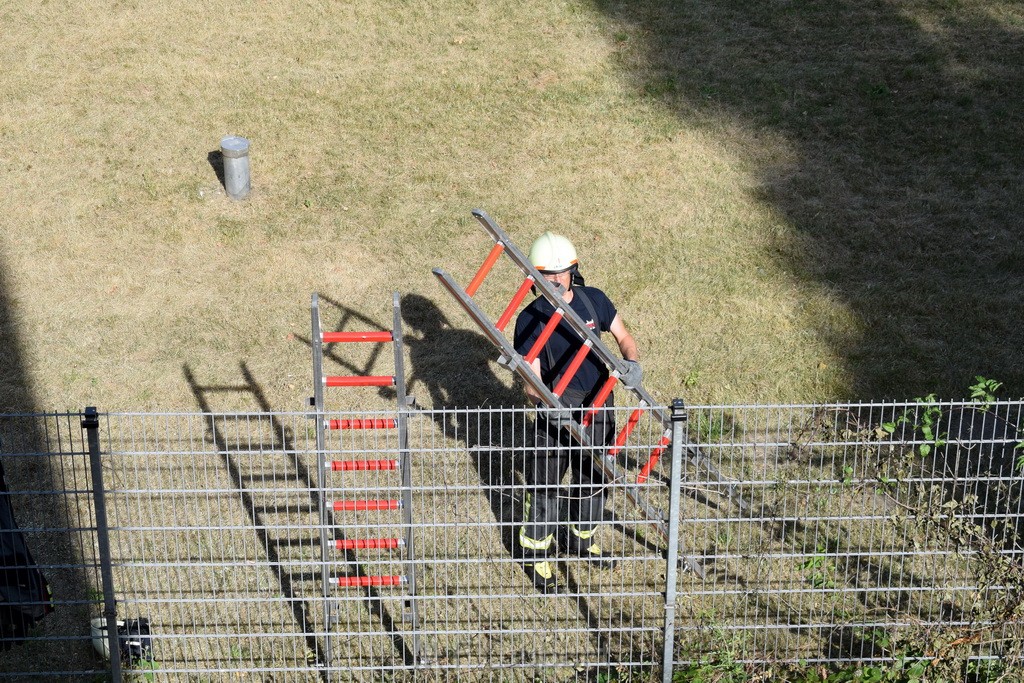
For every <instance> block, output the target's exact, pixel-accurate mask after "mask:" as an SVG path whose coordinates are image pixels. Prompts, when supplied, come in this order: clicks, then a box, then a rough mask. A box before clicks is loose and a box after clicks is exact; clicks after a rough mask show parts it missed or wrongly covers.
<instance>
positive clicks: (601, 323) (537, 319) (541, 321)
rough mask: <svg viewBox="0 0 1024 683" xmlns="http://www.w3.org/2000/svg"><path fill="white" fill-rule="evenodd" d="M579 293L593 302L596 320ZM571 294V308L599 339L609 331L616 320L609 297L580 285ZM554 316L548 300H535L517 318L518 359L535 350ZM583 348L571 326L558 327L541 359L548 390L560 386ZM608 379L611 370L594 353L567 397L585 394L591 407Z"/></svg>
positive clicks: (577, 376) (542, 374)
mask: <svg viewBox="0 0 1024 683" xmlns="http://www.w3.org/2000/svg"><path fill="white" fill-rule="evenodd" d="M580 290H583V292H584V294H585V295H586V296H587V298H589V299H590V304H591V305H592V306H593V308H594V314H596V315H597V319H596V320H594V319H593V316H592V315H591V313H590V311H589V310H588V309H587V306H586V304H585V303H584V302H583V297H582V296H580V295H579V293H580ZM572 291H573V292H574V294H573V297H572V302H571V303H570V304H569V307H570V308H572V310H574V311H576V313H577V314H578V315H579V316H580V318H582V319H583V322H585V323H587V326H588V327H590V328H591V329H593V330H594V331H595V332H597V333H598V335H600V333H601V332H607V331H609V330H610V329H611V326H612V321H613V320H614V319H615V306H614V305H613V304H612V302H611V300H610V299H609V298H608V296H607V295H606V294H605V293H604V292H602V291H601V290H600V289H597V288H595V287H582V286H578V285H577V286H575V287H573V289H572ZM554 312H555V308H554V306H552V305H551V304H550V303H548V300H547V299H545V298H544V297H538V298H537V299H534V300H533V302H532V303H531V304H530V305H529V306H527V307H526V308H524V309H523V311H522V312H521V313H520V314H519V317H517V318H516V330H515V335H514V337H513V345H514V346H515V348H516V352H517V353H519V355H521V356H525V355H526V354H527V353H529V351H530V349H531V348H533V343H534V342H535V341H536V340H537V337H539V336H540V333H541V332H542V331H543V330H544V325H545V324H547V322H548V320H550V319H551V314H552V313H554ZM581 346H583V340H582V339H581V338H580V336H579V335H578V334H576V332H575V331H573V329H572V328H571V327H570V326H569V323H567V322H566V321H565V320H563V321H562V322H561V323H559V325H558V327H556V328H555V331H554V333H553V334H552V335H551V338H550V339H548V342H547V344H545V348H544V350H542V351H541V352H540V356H538V359H539V360H540V368H541V379H543V380H544V384H546V385H547V386H548V388H553V387H554V386H555V384H557V382H558V378H559V376H560V375H561V374H562V372H563V371H564V370H565V369H566V367H568V365H569V363H571V362H572V359H573V357H574V356H575V355H576V352H577V351H578V350H579V348H580V347H581ZM549 352H550V353H549ZM606 379H608V368H606V367H605V365H604V363H602V362H601V361H600V360H599V359H598V358H597V356H596V355H595V354H594V352H593V351H591V352H590V353H589V354H587V357H586V359H585V360H584V361H583V365H581V366H580V369H579V370H578V371H577V373H576V374H575V375H574V376H573V378H572V380H571V381H570V382H569V386H568V388H567V390H566V393H569V392H570V391H574V393H575V392H579V393H582V394H583V395H585V396H586V400H585V401H584V404H589V403H590V400H591V399H592V398H593V395H594V394H595V393H597V389H598V388H599V387H600V386H601V384H602V383H603V382H604V381H605V380H606ZM567 398H568V397H567Z"/></svg>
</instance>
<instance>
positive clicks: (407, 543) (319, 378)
mask: <svg viewBox="0 0 1024 683" xmlns="http://www.w3.org/2000/svg"><path fill="white" fill-rule="evenodd" d="M392 304H393V309H394V323H393V329H392V330H391V331H386V330H374V331H370V332H340V331H339V332H324V331H323V330H322V329H321V324H320V302H319V296H318V295H317V294H316V293H314V294H313V295H312V302H311V305H310V311H311V318H312V339H311V347H312V351H313V396H312V397H311V398H310V404H311V406H312V407H313V408H314V410H315V412H314V413H313V414H312V415H311V417H312V418H313V419H314V420H315V422H316V450H317V465H318V472H319V478H318V485H319V489H320V496H319V500H320V548H321V552H320V554H321V581H322V584H323V600H324V624H325V631H326V633H327V636H326V640H325V643H326V661H327V662H328V663H330V662H331V661H332V660H331V647H330V627H331V626H332V625H333V623H334V621H335V620H336V616H335V612H334V609H333V605H332V602H331V589H332V588H333V587H341V588H366V589H368V590H371V589H377V588H386V587H401V588H403V589H404V591H405V597H404V602H403V604H404V609H403V612H404V614H403V617H404V619H405V621H407V622H409V623H410V624H411V627H412V646H411V652H412V658H413V663H415V662H416V661H418V660H419V634H418V617H417V605H416V553H415V543H414V537H413V524H412V466H411V462H410V452H409V437H408V409H409V408H410V407H411V404H412V401H413V399H412V397H411V396H407V395H406V393H405V392H406V386H405V369H404V349H403V346H402V313H401V308H400V303H399V296H398V293H397V292H395V293H394V295H393V299H392ZM360 342H364V343H377V344H384V343H390V344H392V346H393V348H394V358H395V361H394V363H395V364H394V367H395V374H394V375H347V376H341V375H326V374H324V369H323V359H324V345H325V344H335V343H360ZM326 387H395V390H396V392H397V396H398V407H397V413H396V416H395V417H394V418H390V417H389V418H374V419H328V418H327V416H326V414H325V412H324V389H325V388H326ZM366 429H382V430H395V431H397V441H398V444H397V445H398V448H397V456H398V457H397V458H392V459H364V460H359V459H354V460H329V459H328V457H327V456H328V452H327V437H326V432H327V430H366ZM374 471H394V472H397V473H398V474H399V476H400V479H401V483H400V485H399V486H396V487H390V488H400V491H401V497H400V498H398V499H355V500H328V498H327V488H328V477H329V475H330V474H331V473H334V472H342V473H344V472H374ZM392 510H394V511H401V516H402V521H401V527H402V529H404V537H400V538H363V537H360V538H347V537H343V535H342V534H340V533H337V534H335V535H333V537H332V535H331V534H329V528H332V527H333V528H337V527H335V521H334V520H333V517H334V515H333V514H332V513H357V514H358V513H366V512H378V511H392ZM368 526H371V524H367V525H362V526H360V527H359V529H360V531H365V530H366V529H367V527H368ZM394 526H398V525H397V524H396V525H394ZM359 550H378V551H384V552H386V551H394V552H396V553H398V554H399V555H400V556H404V560H405V574H403V575H372V574H365V573H363V572H362V571H357V572H356V574H355V575H348V576H331V572H330V569H331V567H332V566H333V565H335V564H336V563H337V560H336V559H334V558H333V557H332V553H333V552H335V551H344V552H346V553H349V554H350V555H349V556H350V557H351V553H354V552H355V551H359Z"/></svg>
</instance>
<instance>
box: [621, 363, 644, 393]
mask: <svg viewBox="0 0 1024 683" xmlns="http://www.w3.org/2000/svg"><path fill="white" fill-rule="evenodd" d="M623 362H624V363H625V364H626V371H625V372H624V373H623V374H622V376H621V377H620V378H619V379H620V380H622V383H623V384H625V385H626V386H627V387H633V388H636V387H639V386H640V380H642V379H643V378H644V369H643V368H641V367H640V361H638V360H627V361H623Z"/></svg>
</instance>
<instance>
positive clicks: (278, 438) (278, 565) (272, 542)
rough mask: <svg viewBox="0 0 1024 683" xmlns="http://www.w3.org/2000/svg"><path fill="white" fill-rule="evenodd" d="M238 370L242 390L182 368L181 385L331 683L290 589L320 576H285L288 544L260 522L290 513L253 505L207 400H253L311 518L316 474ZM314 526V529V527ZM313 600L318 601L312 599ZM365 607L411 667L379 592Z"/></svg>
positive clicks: (302, 603)
mask: <svg viewBox="0 0 1024 683" xmlns="http://www.w3.org/2000/svg"><path fill="white" fill-rule="evenodd" d="M239 370H240V372H241V375H242V378H243V380H244V381H243V383H242V384H236V385H203V384H200V383H199V382H198V381H197V379H196V377H195V373H194V372H193V371H192V369H191V368H190V367H189V366H188V364H185V365H184V366H183V374H184V376H185V381H186V382H187V384H188V386H189V388H190V390H191V391H192V394H193V396H194V397H195V399H196V403H197V404H198V405H199V408H200V410H201V411H202V412H203V413H205V414H207V415H209V416H210V418H211V422H210V425H209V430H210V436H211V437H212V438H213V440H214V443H215V445H216V447H217V450H218V452H219V453H220V455H221V456H222V458H223V459H224V464H225V467H226V468H227V471H228V474H229V476H230V477H231V480H232V482H233V483H234V484H235V486H236V487H237V488H238V491H239V493H240V494H241V502H242V505H243V507H244V508H245V512H246V514H247V515H248V517H249V519H250V521H251V522H252V524H253V530H254V532H255V534H256V536H257V538H258V540H259V543H260V547H261V548H262V549H263V550H264V552H266V555H267V563H268V565H269V568H270V569H271V570H272V571H273V572H274V574H275V576H276V578H277V581H278V583H279V584H280V587H281V592H282V594H283V595H284V596H285V598H286V599H287V600H288V602H289V603H290V605H291V610H292V614H293V617H294V619H295V621H296V623H297V624H298V625H299V627H300V628H301V629H302V633H303V634H305V635H304V639H305V642H306V647H307V649H308V650H309V651H311V652H314V653H316V662H317V669H318V670H319V672H320V677H321V679H322V680H325V681H326V680H329V679H330V674H329V671H330V667H331V666H332V662H327V661H324V653H325V649H324V647H323V646H322V644H321V643H320V642H319V641H318V640H317V638H316V636H315V635H314V634H315V633H316V628H315V625H314V624H313V623H312V622H311V621H310V618H309V617H308V616H307V611H308V610H307V601H308V600H307V598H306V597H305V596H303V595H302V594H301V593H300V592H299V591H297V590H296V588H295V583H297V582H299V581H306V580H309V579H310V578H319V575H317V576H315V577H311V576H309V575H306V574H299V575H296V574H294V573H292V572H289V571H287V568H286V566H285V565H284V564H283V563H282V558H281V553H280V548H281V547H290V545H292V543H291V542H290V541H289V540H288V539H275V538H272V537H271V535H270V533H269V532H268V530H267V526H266V525H265V524H264V522H263V519H262V517H263V515H265V514H267V513H268V512H273V513H275V514H279V513H281V512H282V511H284V512H288V511H289V510H290V509H291V508H290V506H288V505H287V504H285V505H282V506H275V507H273V508H272V509H270V508H267V506H260V505H258V504H257V503H256V501H255V499H254V494H255V493H258V491H256V490H254V489H252V488H250V486H249V484H248V482H249V481H250V480H248V479H246V477H245V476H244V475H243V472H242V467H241V464H240V463H239V462H238V461H237V459H236V458H234V457H233V456H232V446H231V443H230V441H229V439H228V438H227V437H226V436H225V434H224V433H223V431H222V429H221V428H220V427H218V425H217V422H216V416H215V413H214V410H213V407H212V405H211V402H210V397H209V395H210V394H218V393H243V394H248V395H249V396H252V397H253V398H254V400H255V401H256V404H257V405H258V406H259V408H260V409H261V410H262V411H263V412H264V413H265V414H266V417H267V419H269V420H270V422H271V425H272V430H273V434H274V442H273V443H272V444H271V446H272V450H273V451H274V452H278V453H283V454H285V455H286V457H287V458H288V462H289V465H290V467H291V471H290V472H289V478H291V479H292V480H293V481H295V482H297V483H298V484H299V485H300V487H301V489H302V490H304V491H306V492H308V495H309V498H310V503H309V504H310V508H309V509H310V510H311V511H313V512H316V511H317V510H319V500H318V498H317V493H316V491H317V487H318V484H317V477H316V473H315V472H311V471H310V469H309V467H308V466H307V465H306V464H305V463H303V462H302V461H301V460H300V459H299V457H298V455H297V451H296V448H295V441H294V434H292V432H291V430H290V429H289V428H288V427H287V426H285V425H282V424H281V423H280V421H279V420H278V419H277V418H276V417H275V416H274V415H273V413H272V410H271V405H270V402H269V401H268V399H267V397H266V394H265V393H264V391H263V388H262V387H261V386H260V384H259V383H258V382H257V381H256V378H255V376H254V375H253V374H252V371H251V370H250V369H249V367H248V365H247V364H246V363H245V362H244V361H241V362H240V363H239ZM316 523H319V521H317V522H316ZM329 524H330V526H331V527H332V528H336V527H335V526H334V524H332V523H330V522H329ZM337 533H338V532H336V534H337ZM310 543H312V544H314V545H318V544H319V540H315V541H311V542H310ZM342 556H343V557H344V560H345V562H346V563H347V564H348V565H349V566H350V568H351V569H352V571H353V575H357V576H358V575H361V574H362V570H361V567H360V565H359V563H358V558H357V557H356V555H355V553H353V552H351V551H343V555H342ZM315 599H316V600H319V599H322V598H320V597H319V596H315ZM366 602H367V610H368V611H369V612H370V613H371V614H372V615H374V616H375V617H376V618H377V619H379V620H380V622H381V625H382V627H383V628H384V631H385V633H387V634H388V635H389V636H390V638H391V640H392V643H393V645H394V647H395V649H396V650H397V651H398V652H399V653H401V655H402V658H403V661H404V662H405V663H406V664H410V663H412V662H413V661H414V658H413V654H412V652H411V650H410V649H409V647H408V646H407V645H406V643H405V639H404V638H403V637H402V636H401V635H400V634H399V633H398V631H399V629H398V627H397V624H396V621H395V619H394V618H393V617H392V616H391V614H390V612H389V611H388V610H387V609H386V608H385V607H384V604H383V600H382V598H381V596H380V593H379V591H377V590H376V589H374V588H373V587H368V588H367V589H366ZM328 628H330V624H326V625H325V629H328Z"/></svg>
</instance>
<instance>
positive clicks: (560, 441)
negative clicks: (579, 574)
mask: <svg viewBox="0 0 1024 683" xmlns="http://www.w3.org/2000/svg"><path fill="white" fill-rule="evenodd" d="M608 403H609V404H610V403H611V401H610V400H609V402H608ZM609 407H610V406H609ZM584 413H585V409H582V408H580V409H579V410H574V418H575V419H576V421H577V422H580V423H581V424H582V420H583V415H584ZM587 436H588V437H589V438H590V442H591V444H593V446H594V447H595V448H594V449H593V450H592V451H591V449H584V448H583V447H582V446H580V444H579V443H577V442H576V440H575V439H573V438H572V436H571V435H570V434H569V431H568V430H567V429H564V428H557V427H555V426H553V425H549V424H547V423H546V422H545V421H544V420H538V422H537V441H536V450H535V451H534V453H533V454H532V455H527V456H526V468H525V472H524V474H525V477H526V482H527V486H528V487H530V488H529V490H528V491H527V492H526V495H525V497H524V501H523V507H524V510H523V526H522V528H521V529H520V533H519V544H520V546H521V547H522V549H523V551H524V554H526V555H533V556H538V557H543V556H547V555H553V554H554V549H555V546H556V543H557V540H556V539H557V538H558V534H559V530H560V529H559V524H560V523H561V524H562V525H563V528H562V529H561V531H562V534H563V538H567V539H568V541H569V543H574V542H575V543H582V545H584V546H589V545H590V542H589V541H588V542H585V543H583V542H582V541H583V539H588V538H590V536H591V534H592V533H593V532H594V530H595V528H596V527H597V523H598V522H599V521H601V517H602V515H603V514H604V501H605V494H604V487H605V483H606V482H605V477H604V474H603V473H602V471H601V469H600V468H599V467H598V466H597V463H596V462H595V458H600V457H603V456H604V451H605V448H604V447H605V446H607V445H609V444H611V443H612V442H613V441H614V440H615V417H614V415H613V413H612V412H611V411H603V410H602V411H599V412H598V413H597V414H596V415H594V419H593V422H591V424H590V426H589V427H588V428H587ZM570 469H571V470H572V486H571V487H570V488H569V490H568V495H566V496H564V497H563V498H562V499H560V497H559V485H560V484H561V482H562V478H563V477H564V476H565V472H566V470H570ZM566 526H568V527H569V528H564V527H566Z"/></svg>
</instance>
